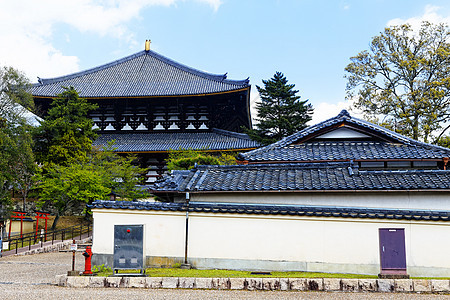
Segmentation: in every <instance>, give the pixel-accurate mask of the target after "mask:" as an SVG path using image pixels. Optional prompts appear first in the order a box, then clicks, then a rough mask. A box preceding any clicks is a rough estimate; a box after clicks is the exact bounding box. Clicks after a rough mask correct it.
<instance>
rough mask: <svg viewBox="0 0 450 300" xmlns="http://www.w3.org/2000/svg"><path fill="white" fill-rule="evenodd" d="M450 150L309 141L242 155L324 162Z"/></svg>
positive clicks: (441, 154) (415, 155)
mask: <svg viewBox="0 0 450 300" xmlns="http://www.w3.org/2000/svg"><path fill="white" fill-rule="evenodd" d="M447 156H450V149H448V151H446V150H442V149H439V148H434V147H425V146H422V145H417V144H413V145H411V144H409V145H408V144H398V143H396V144H394V143H388V142H374V141H334V142H331V141H330V142H326V141H324V142H306V143H303V144H298V145H289V146H284V147H277V148H272V149H270V150H268V149H266V151H257V150H254V151H251V152H248V153H244V154H242V155H241V157H240V158H241V159H242V158H245V160H249V161H320V160H352V159H353V160H371V159H372V160H373V159H442V157H447Z"/></svg>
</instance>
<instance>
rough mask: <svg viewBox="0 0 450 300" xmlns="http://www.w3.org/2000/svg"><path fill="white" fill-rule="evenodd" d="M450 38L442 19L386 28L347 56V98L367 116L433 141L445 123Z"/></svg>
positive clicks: (449, 106)
mask: <svg viewBox="0 0 450 300" xmlns="http://www.w3.org/2000/svg"><path fill="white" fill-rule="evenodd" d="M449 42H450V31H449V27H448V26H447V25H445V24H439V25H434V24H431V23H428V22H424V23H422V26H421V27H420V29H419V30H418V31H414V30H413V28H412V27H411V26H410V25H408V24H406V25H401V26H392V27H388V28H385V30H384V32H382V33H381V34H380V35H378V36H375V37H374V38H372V42H371V44H370V48H369V50H364V51H362V52H361V53H359V54H358V55H356V56H354V57H351V58H350V60H351V63H350V64H349V65H348V66H347V67H346V68H345V70H346V71H347V74H346V78H347V79H348V82H347V88H346V89H347V98H348V99H354V100H355V104H354V105H355V107H356V108H357V109H359V110H361V111H362V112H363V113H364V114H365V116H366V117H367V118H371V119H372V120H378V121H379V122H381V123H384V124H386V125H388V126H389V127H391V128H392V129H393V130H396V131H397V132H400V133H402V134H404V135H407V136H410V137H412V138H414V139H421V140H423V141H425V142H427V141H429V140H430V139H431V138H432V137H433V136H434V138H433V140H434V141H437V140H438V139H439V137H440V136H442V134H444V132H445V130H446V129H448V128H449V127H448V126H447V125H448V124H447V125H444V123H445V122H447V121H448V120H449V117H450V43H449ZM444 126H447V127H444Z"/></svg>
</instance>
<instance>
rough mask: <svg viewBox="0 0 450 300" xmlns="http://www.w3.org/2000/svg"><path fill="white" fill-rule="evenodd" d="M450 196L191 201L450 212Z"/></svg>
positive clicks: (279, 195)
mask: <svg viewBox="0 0 450 300" xmlns="http://www.w3.org/2000/svg"><path fill="white" fill-rule="evenodd" d="M449 195H450V194H449V193H448V192H447V193H432V192H415V191H412V192H402V193H399V192H373V193H366V192H338V193H328V192H313V193H310V192H297V193H286V192H266V193H223V192H222V193H221V194H214V193H203V194H195V193H191V201H198V202H215V203H246V204H278V205H327V206H350V207H363V208H366V207H374V208H403V209H425V210H429V209H433V210H446V211H449V210H450V196H449Z"/></svg>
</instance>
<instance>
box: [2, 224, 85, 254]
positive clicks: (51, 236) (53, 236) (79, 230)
mask: <svg viewBox="0 0 450 300" xmlns="http://www.w3.org/2000/svg"><path fill="white" fill-rule="evenodd" d="M91 232H92V224H90V223H88V224H83V223H81V224H80V225H75V226H71V227H67V228H63V229H57V230H53V231H47V232H44V233H39V234H37V235H36V234H35V233H34V232H32V233H26V234H22V236H20V234H19V235H12V236H10V237H9V238H5V239H3V242H8V249H3V251H10V250H13V249H15V250H16V254H17V250H18V249H19V248H23V247H27V246H28V249H29V250H31V246H33V245H36V244H39V245H40V247H42V246H43V244H44V243H45V242H49V241H51V242H52V245H53V244H54V243H55V241H64V240H68V239H76V238H77V237H79V238H80V240H81V239H82V236H83V235H84V234H87V236H89V235H90V233H91Z"/></svg>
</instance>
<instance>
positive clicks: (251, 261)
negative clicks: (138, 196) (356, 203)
mask: <svg viewBox="0 0 450 300" xmlns="http://www.w3.org/2000/svg"><path fill="white" fill-rule="evenodd" d="M93 213H94V232H93V252H94V256H93V263H94V264H103V263H104V264H106V265H109V266H112V256H113V249H114V245H113V244H114V236H113V233H114V230H113V229H114V225H125V224H130V225H131V224H144V232H145V233H144V234H145V238H144V240H145V246H144V251H145V253H144V255H145V256H146V258H147V259H146V262H147V265H148V266H169V265H172V264H174V263H177V262H182V261H183V258H184V245H185V218H186V216H185V213H183V212H172V211H140V210H139V211H138V210H117V209H93ZM379 228H404V230H405V240H406V261H407V268H408V274H409V275H411V276H436V277H441V276H445V277H449V276H450V260H449V259H448V249H450V240H449V239H448V238H447V237H449V236H450V224H449V222H436V221H406V220H385V219H358V218H332V217H300V216H277V215H248V214H220V213H190V214H189V239H188V262H189V263H190V264H192V265H193V266H194V267H196V268H212V269H214V268H218V269H241V270H242V269H243V270H265V271H276V270H282V271H311V272H338V273H356V274H374V275H375V274H378V273H379V265H380V264H379V241H378V229H379Z"/></svg>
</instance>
